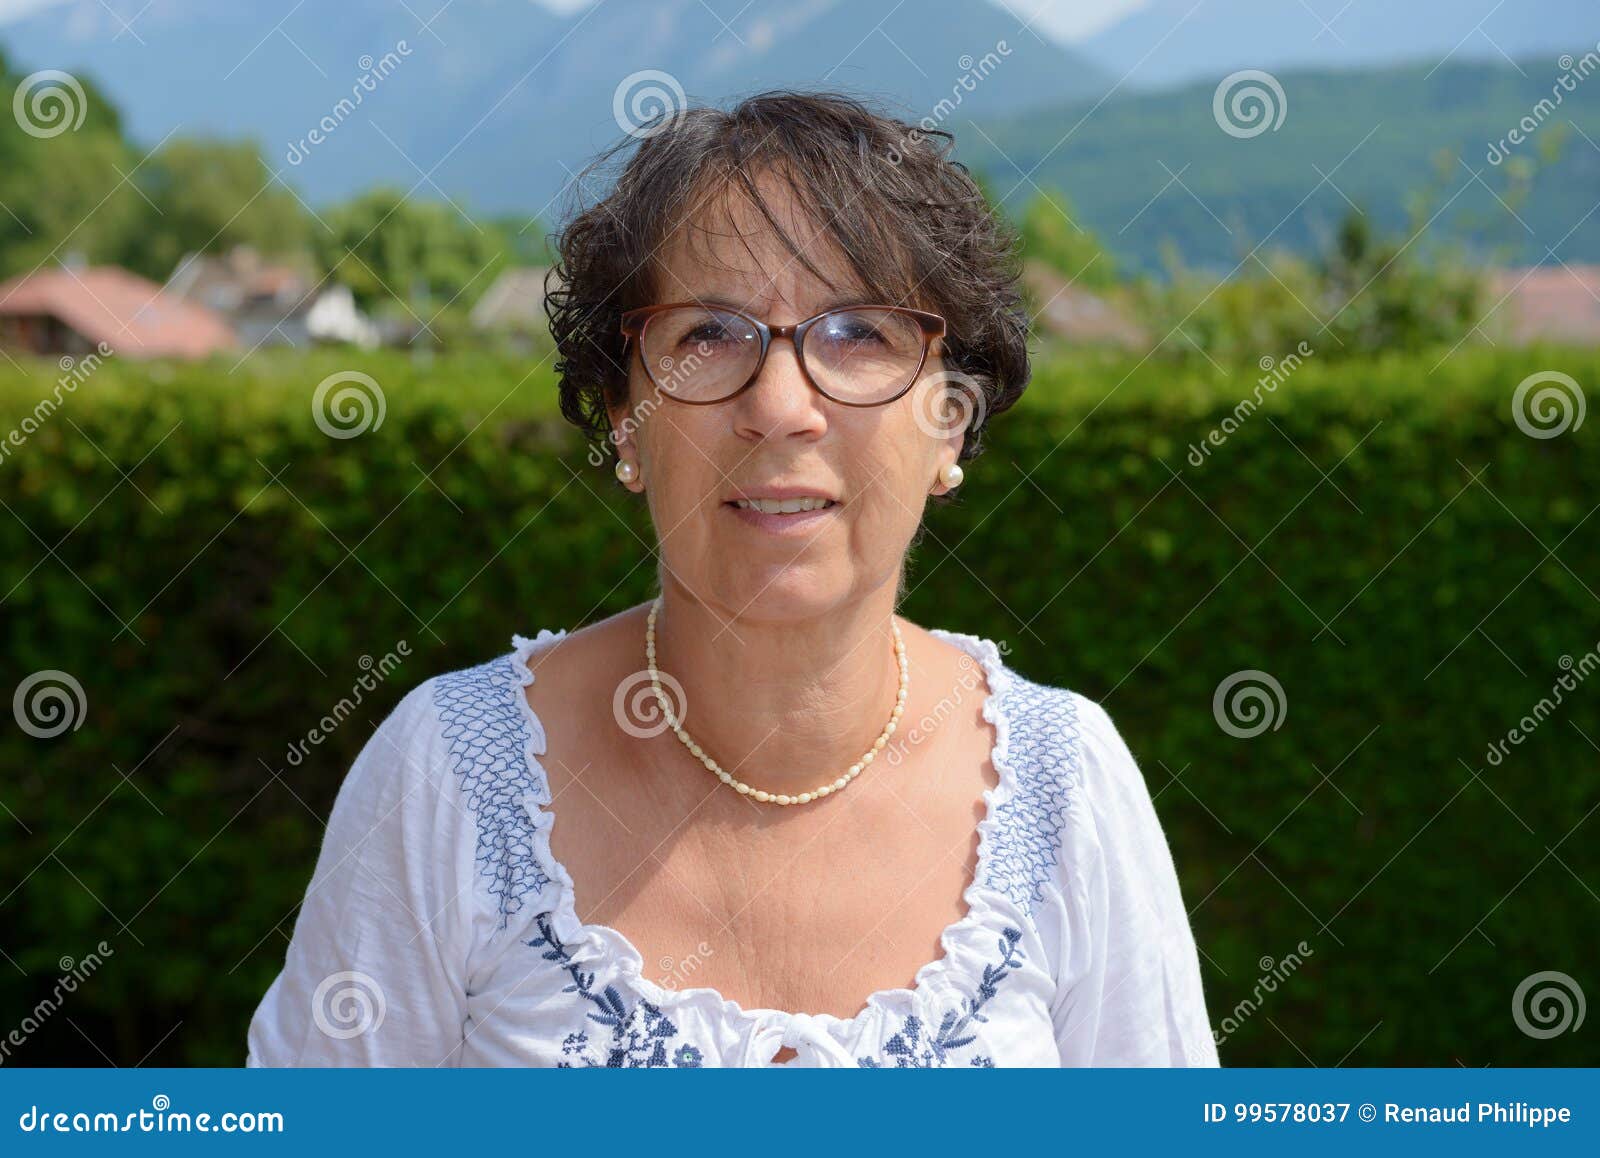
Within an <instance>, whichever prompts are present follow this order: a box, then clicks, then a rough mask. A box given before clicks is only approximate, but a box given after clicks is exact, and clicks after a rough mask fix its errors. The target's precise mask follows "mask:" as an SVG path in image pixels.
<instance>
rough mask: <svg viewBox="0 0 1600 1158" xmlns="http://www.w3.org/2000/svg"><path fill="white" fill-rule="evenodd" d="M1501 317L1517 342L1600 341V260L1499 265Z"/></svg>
mask: <svg viewBox="0 0 1600 1158" xmlns="http://www.w3.org/2000/svg"><path fill="white" fill-rule="evenodd" d="M1491 285H1492V289H1493V295H1492V297H1491V298H1490V299H1489V300H1490V304H1491V305H1493V304H1495V303H1498V302H1500V301H1502V299H1504V304H1503V305H1501V306H1499V308H1498V309H1496V310H1494V311H1493V312H1494V313H1495V314H1497V315H1500V316H1499V317H1498V318H1497V319H1496V321H1498V323H1499V325H1500V326H1501V327H1502V328H1503V332H1504V333H1505V335H1506V337H1508V338H1509V340H1510V341H1511V342H1512V343H1513V344H1517V345H1521V344H1525V343H1527V342H1533V341H1540V340H1544V341H1557V342H1579V343H1582V344H1584V345H1600V266H1594V265H1560V264H1557V265H1549V266H1539V267H1538V268H1536V269H1505V270H1497V271H1495V274H1494V276H1493V278H1492V281H1491Z"/></svg>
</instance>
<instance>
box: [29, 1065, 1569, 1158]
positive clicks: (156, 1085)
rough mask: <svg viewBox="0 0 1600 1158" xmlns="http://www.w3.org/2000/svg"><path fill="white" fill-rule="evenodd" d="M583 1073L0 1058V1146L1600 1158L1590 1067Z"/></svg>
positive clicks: (42, 1149) (38, 1149) (307, 1151)
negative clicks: (164, 1065)
mask: <svg viewBox="0 0 1600 1158" xmlns="http://www.w3.org/2000/svg"><path fill="white" fill-rule="evenodd" d="M585 1073H586V1072H585V1071H567V1072H565V1073H554V1072H550V1073H546V1072H522V1071H505V1070H497V1071H455V1070H452V1071H438V1070H430V1071H419V1070H378V1071H373V1070H365V1071H326V1070H298V1071H276V1070H275V1071H259V1070H257V1071H244V1070H171V1069H169V1070H16V1069H9V1070H0V1112H3V1117H0V1154H4V1155H8V1156H9V1155H29V1154H47V1153H56V1152H61V1151H66V1150H74V1151H77V1150H82V1149H85V1148H93V1149H96V1150H104V1151H106V1152H118V1153H121V1152H130V1151H131V1152H136V1153H137V1152H163V1153H166V1152H171V1151H173V1150H174V1149H177V1148H184V1147H188V1146H191V1145H192V1146H197V1147H200V1148H206V1147H211V1148H213V1149H216V1148H218V1147H219V1146H220V1147H221V1148H224V1149H227V1148H244V1149H248V1150H251V1151H271V1152H276V1153H293V1154H295V1155H296V1156H297V1158H301V1156H304V1155H311V1154H348V1153H353V1152H356V1151H357V1150H359V1151H360V1152H363V1153H365V1152H370V1151H373V1150H382V1149H383V1148H388V1147H394V1148H403V1152H405V1153H408V1154H409V1153H416V1152H419V1151H424V1150H426V1149H428V1148H434V1149H438V1150H440V1151H441V1152H443V1153H445V1154H449V1155H453V1154H455V1153H457V1152H459V1151H461V1150H463V1149H468V1150H470V1152H472V1153H478V1152H481V1151H482V1150H483V1148H484V1147H485V1146H486V1145H493V1144H496V1143H505V1144H509V1145H513V1146H517V1147H520V1148H525V1149H526V1150H527V1151H528V1152H530V1153H538V1154H544V1153H549V1152H552V1148H560V1149H557V1150H555V1151H554V1152H557V1153H562V1152H566V1149H565V1148H567V1147H571V1148H573V1149H572V1152H574V1153H578V1154H612V1153H618V1152H629V1151H636V1152H643V1153H647V1154H651V1155H658V1154H662V1153H676V1152H679V1151H691V1152H693V1153H695V1154H696V1155H697V1156H698V1155H702V1154H718V1153H740V1154H744V1153H747V1152H749V1151H752V1150H754V1151H758V1152H765V1151H772V1150H777V1151H779V1152H788V1151H791V1150H793V1151H799V1150H801V1149H802V1148H803V1149H805V1150H807V1151H810V1152H812V1153H815V1152H816V1151H817V1148H818V1147H829V1148H837V1149H841V1150H843V1151H845V1152H848V1153H860V1152H866V1151H869V1150H871V1151H878V1150H884V1149H888V1148H892V1149H893V1151H894V1152H895V1153H897V1154H909V1153H914V1152H917V1151H919V1150H920V1151H921V1152H923V1153H928V1154H932V1153H948V1152H950V1151H952V1150H954V1149H959V1148H962V1147H970V1148H971V1149H972V1151H973V1152H978V1151H980V1150H981V1151H984V1152H999V1153H1005V1154H1011V1153H1017V1152H1019V1151H1020V1150H1021V1148H1022V1147H1025V1146H1026V1147H1030V1148H1031V1147H1032V1146H1034V1145H1035V1142H1036V1140H1037V1143H1042V1145H1043V1146H1044V1147H1045V1149H1044V1150H1043V1151H1042V1154H1044V1155H1054V1154H1072V1153H1079V1152H1082V1150H1083V1148H1084V1147H1085V1146H1086V1145H1097V1144H1106V1145H1111V1146H1117V1147H1127V1146H1129V1145H1135V1146H1151V1145H1166V1144H1172V1143H1179V1144H1182V1145H1183V1146H1184V1147H1186V1148H1187V1149H1191V1150H1199V1151H1206V1150H1212V1151H1217V1152H1228V1153H1234V1154H1237V1153H1241V1152H1242V1153H1255V1152H1260V1153H1267V1152H1273V1153H1278V1154H1281V1153H1283V1152H1284V1149H1283V1148H1284V1147H1286V1146H1292V1147H1293V1148H1294V1149H1293V1151H1292V1153H1294V1154H1295V1155H1296V1156H1297V1158H1298V1156H1299V1155H1302V1154H1307V1153H1313V1154H1315V1153H1329V1154H1332V1153H1339V1154H1344V1155H1348V1154H1350V1153H1352V1151H1353V1150H1355V1149H1359V1152H1360V1153H1361V1154H1362V1156H1363V1158H1365V1156H1366V1155H1369V1154H1387V1153H1401V1152H1406V1153H1415V1150H1416V1148H1417V1147H1419V1146H1446V1145H1448V1146H1449V1147H1450V1153H1451V1156H1452V1158H1455V1155H1457V1154H1466V1153H1480V1152H1481V1153H1494V1154H1504V1153H1507V1152H1510V1153H1515V1154H1519V1155H1520V1154H1524V1153H1541V1154H1543V1153H1549V1154H1580V1153H1581V1154H1586V1155H1594V1154H1597V1153H1600V1129H1597V1127H1596V1113H1597V1110H1596V1090H1597V1086H1600V1080H1597V1078H1596V1074H1597V1073H1600V1071H1596V1070H1578V1069H1552V1070H1464V1069H1427V1070H1425V1069H1407V1070H1243V1069H1241V1070H1184V1071H1137V1070H1059V1071H1058V1070H1033V1071H1002V1070H995V1071H977V1072H967V1071H963V1072H962V1074H961V1076H960V1077H952V1076H937V1075H928V1076H926V1077H922V1078H917V1077H912V1076H910V1075H905V1074H902V1075H900V1076H893V1074H892V1073H890V1072H888V1071H885V1072H880V1073H877V1074H871V1075H869V1074H861V1073H856V1074H854V1075H853V1076H849V1077H846V1076H844V1075H842V1074H840V1073H838V1072H835V1071H823V1070H812V1071H809V1072H797V1071H785V1073H784V1076H783V1077H777V1076H775V1075H771V1074H763V1073H760V1072H753V1071H722V1072H720V1073H719V1072H717V1071H705V1070H700V1071H693V1072H688V1071H685V1072H677V1071H671V1072H662V1073H656V1074H650V1075H640V1074H635V1075H633V1076H632V1077H629V1076H627V1075H624V1074H613V1075H608V1076H597V1075H596V1074H595V1073H594V1072H593V1071H587V1076H585ZM723 1082H731V1083H732V1084H731V1085H728V1086H723V1085H722V1084H721V1083H723ZM808 1082H815V1083H817V1084H816V1085H808V1084H807V1083H808ZM929 1082H934V1083H942V1082H950V1083H951V1084H950V1085H949V1086H948V1087H946V1086H944V1085H942V1084H941V1085H939V1086H938V1088H934V1087H932V1086H929V1085H928V1083H929ZM1140 1152H1142V1151H1138V1150H1136V1151H1134V1153H1140Z"/></svg>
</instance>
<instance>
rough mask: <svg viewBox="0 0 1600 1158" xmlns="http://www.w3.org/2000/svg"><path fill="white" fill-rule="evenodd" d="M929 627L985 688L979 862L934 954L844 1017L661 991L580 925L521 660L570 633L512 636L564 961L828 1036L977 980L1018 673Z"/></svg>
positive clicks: (990, 653) (638, 960) (668, 1004)
mask: <svg viewBox="0 0 1600 1158" xmlns="http://www.w3.org/2000/svg"><path fill="white" fill-rule="evenodd" d="M927 630H928V633H929V634H930V635H933V636H935V637H936V638H938V639H942V640H944V641H945V642H947V643H950V644H953V645H955V646H956V647H958V648H960V649H961V650H962V651H963V652H965V653H966V654H967V655H969V656H971V657H972V658H973V659H974V660H976V661H977V662H978V664H979V665H980V667H981V669H982V671H983V676H984V681H985V684H986V690H985V692H984V698H983V708H982V712H983V718H984V720H985V721H987V722H988V723H989V724H990V725H992V726H993V728H994V743H993V745H992V747H991V748H990V763H991V765H992V766H993V767H994V770H995V774H996V783H995V784H994V786H993V787H989V788H985V789H984V790H983V803H984V811H983V816H982V818H981V819H980V820H979V821H978V824H977V832H978V860H977V868H976V871H975V872H974V873H973V877H972V880H971V881H970V882H969V883H968V884H967V887H966V888H965V889H963V890H962V902H963V904H964V905H965V907H966V911H965V913H963V914H962V915H961V916H960V917H958V918H956V919H955V920H954V921H952V922H951V923H950V924H949V925H947V926H945V928H944V929H943V931H941V932H940V934H939V945H940V949H941V952H940V955H939V956H938V957H936V958H934V959H933V960H931V961H928V962H927V963H926V964H924V965H922V966H921V967H920V968H919V969H918V970H917V972H916V974H915V976H914V977H913V978H912V982H911V984H910V986H901V987H896V988H889V989H880V990H878V991H876V992H874V993H872V994H870V995H869V996H868V997H867V998H866V999H865V1001H864V1002H863V1003H862V1006H861V1008H860V1009H859V1010H858V1011H857V1012H856V1013H855V1014H853V1015H851V1016H850V1017H838V1016H836V1015H834V1014H831V1013H804V1012H800V1011H795V1010H786V1009H773V1008H766V1007H761V1006H753V1007H749V1008H746V1007H745V1006H743V1005H741V1004H740V1003H739V1002H737V1001H733V1000H731V999H729V998H726V997H724V996H723V995H722V993H721V992H720V991H719V990H716V989H714V988H711V987H709V986H699V987H694V988H687V989H666V988H663V987H662V986H660V985H657V984H656V983H655V982H654V981H652V980H650V978H648V977H646V976H645V975H644V957H643V954H641V953H640V952H639V950H638V948H637V947H636V946H635V945H634V944H633V943H632V942H631V941H630V940H629V939H628V938H627V937H626V936H625V935H624V934H623V933H621V932H619V931H618V930H616V929H613V928H612V927H611V926H609V925H602V924H585V923H584V922H583V921H581V920H579V918H578V915H577V902H576V891H577V890H576V887H575V885H574V884H573V880H572V875H571V874H570V873H569V872H568V871H567V867H566V865H564V864H562V863H561V862H560V861H559V860H557V859H556V857H555V856H554V854H553V853H552V852H551V849H550V832H551V829H552V828H553V827H554V825H555V813H554V810H553V809H552V808H551V807H550V803H551V797H550V781H549V777H548V776H547V774H546V773H545V770H544V767H543V765H542V764H540V762H539V757H540V756H543V755H544V754H545V750H546V747H547V744H546V734H545V727H544V724H543V722H542V721H541V720H540V719H539V717H538V714H537V713H535V712H534V710H533V706H532V705H531V704H530V703H529V702H528V697H527V694H526V692H525V689H526V688H527V687H528V686H529V685H530V684H532V683H533V680H534V672H533V668H532V667H531V666H530V663H529V660H530V659H531V658H532V657H533V656H534V655H535V654H537V653H538V652H540V651H542V650H543V649H545V648H546V647H549V646H552V645H554V644H556V643H559V642H560V641H561V640H562V639H565V638H566V637H567V634H568V632H567V631H566V630H565V629H562V630H559V631H552V630H551V629H549V628H545V629H542V630H540V632H539V633H538V635H537V636H535V637H533V638H531V639H530V638H528V637H526V636H523V635H520V634H519V635H514V636H513V637H512V645H513V650H512V652H511V655H510V660H511V666H512V671H513V673H514V674H515V676H516V679H515V680H513V681H512V689H511V694H512V695H514V696H515V697H516V700H517V703H518V704H520V705H521V718H522V720H523V722H524V723H525V725H526V732H527V743H526V749H525V752H524V758H525V760H526V762H527V770H528V773H529V775H530V777H531V779H532V781H533V784H534V786H535V788H534V791H533V792H532V793H531V794H530V799H529V800H528V802H527V803H528V813H529V816H530V818H531V820H532V821H533V830H534V832H533V842H534V848H533V853H534V856H535V858H536V859H537V860H538V862H539V864H540V865H541V866H542V867H543V868H544V870H545V872H546V873H547V875H548V876H549V877H550V878H551V884H550V885H549V886H548V887H550V888H553V889H554V890H555V894H556V896H555V905H554V908H553V909H552V913H553V922H554V926H555V931H556V934H557V936H558V937H559V939H560V941H561V943H562V945H563V946H564V948H565V950H566V951H567V952H568V953H569V954H571V955H572V958H573V959H575V960H576V959H586V958H591V957H592V958H599V959H603V960H605V961H607V962H610V963H611V964H613V965H615V967H616V968H617V970H618V972H619V973H620V974H621V976H622V978H623V980H624V981H625V983H626V984H627V985H628V986H629V987H630V988H631V989H632V990H633V991H634V992H635V993H636V994H638V995H640V996H641V997H642V998H643V999H644V1000H646V1001H649V1002H650V1003H651V1004H653V1005H655V1006H657V1007H659V1008H660V1009H662V1010H663V1011H665V1010H668V1009H674V1008H682V1007H686V1006H697V1007H700V1008H702V1009H706V1010H714V1011H717V1012H720V1013H721V1015H722V1016H724V1017H726V1018H728V1019H729V1020H732V1021H736V1022H741V1023H755V1024H757V1025H759V1026H768V1027H772V1026H776V1027H781V1028H787V1027H789V1026H791V1025H795V1024H796V1023H801V1024H804V1025H806V1026H810V1025H815V1026H817V1027H819V1028H821V1029H822V1030H823V1031H824V1032H825V1033H826V1034H827V1036H828V1037H830V1038H833V1039H834V1040H835V1041H837V1040H840V1039H842V1038H845V1037H848V1036H850V1035H851V1034H852V1032H853V1031H854V1030H855V1028H856V1027H857V1026H859V1025H860V1024H861V1023H862V1022H864V1021H865V1020H867V1019H868V1018H869V1017H874V1016H882V1015H886V1014H899V1015H902V1016H904V1015H908V1014H912V1013H915V1012H917V1010H918V1009H919V1007H920V1004H921V1002H922V1001H923V1000H924V999H928V998H932V997H934V996H935V995H936V991H937V992H938V993H941V994H946V995H949V996H950V997H952V998H958V997H959V996H960V995H961V994H963V993H970V992H972V991H973V989H974V988H975V986H976V985H977V983H978V981H979V980H980V979H981V977H982V973H983V969H984V965H985V962H986V958H985V957H984V955H983V954H984V952H985V951H986V949H987V947H988V944H989V941H990V938H989V937H981V938H980V936H979V934H983V933H986V932H995V931H997V930H998V929H1000V928H1002V927H1003V926H1004V925H1005V924H1007V923H1010V922H1011V921H1012V920H1014V918H1011V917H1007V916H1005V915H1003V914H1001V913H1000V912H998V911H997V909H996V904H997V903H998V904H1001V905H1005V904H1007V903H1008V902H1007V901H1006V899H1005V897H1004V895H1003V894H1001V893H999V892H998V891H997V890H995V889H994V888H992V887H991V886H990V885H989V882H988V876H989V872H988V870H989V867H990V860H991V858H992V855H993V845H994V841H995V830H996V827H997V825H998V818H999V813H1000V809H1001V807H1002V806H1003V805H1004V804H1005V803H1006V802H1007V801H1008V800H1010V799H1011V798H1012V796H1014V795H1015V793H1016V791H1017V774H1016V769H1015V768H1013V767H1012V763H1011V722H1010V719H1009V718H1008V715H1007V709H1006V700H1007V693H1008V692H1009V691H1010V689H1011V687H1012V684H1013V681H1014V680H1015V679H1016V675H1015V673H1014V672H1012V671H1011V670H1010V669H1009V668H1008V667H1007V666H1006V664H1005V661H1004V659H1003V658H1002V657H1001V654H1000V649H999V647H998V646H997V645H996V644H995V642H994V641H993V640H991V639H989V638H987V637H984V636H978V635H969V634H967V633H965V632H959V631H947V630H945V629H943V628H936V627H935V628H929V629H927ZM980 942H981V944H982V946H983V947H982V948H980ZM786 1040H787V1034H786Z"/></svg>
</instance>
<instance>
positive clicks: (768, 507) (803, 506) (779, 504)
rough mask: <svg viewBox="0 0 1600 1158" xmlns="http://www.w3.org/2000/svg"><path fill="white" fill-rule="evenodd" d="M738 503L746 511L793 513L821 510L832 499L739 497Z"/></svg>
mask: <svg viewBox="0 0 1600 1158" xmlns="http://www.w3.org/2000/svg"><path fill="white" fill-rule="evenodd" d="M735 501H736V503H737V505H738V506H739V507H740V508H741V509H742V510H746V511H760V512H761V513H762V514H764V515H792V514H796V513H798V512H800V511H819V510H821V509H822V508H823V507H826V506H831V505H832V503H833V500H832V499H818V498H807V499H782V500H779V499H737V500H735Z"/></svg>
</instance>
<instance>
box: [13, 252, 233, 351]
mask: <svg viewBox="0 0 1600 1158" xmlns="http://www.w3.org/2000/svg"><path fill="white" fill-rule="evenodd" d="M40 315H49V316H53V317H55V318H57V319H58V320H59V321H61V322H62V323H63V324H65V325H67V326H70V327H71V328H72V329H73V330H75V331H77V332H78V333H79V334H81V335H83V337H85V338H86V339H88V340H89V341H90V342H93V343H98V342H104V343H105V344H106V345H107V346H109V347H111V349H112V350H114V351H116V353H118V354H120V355H122V356H124V357H129V358H203V357H205V356H206V355H208V354H211V353H214V352H215V351H218V350H225V349H231V348H232V347H233V346H234V345H235V344H236V343H235V339H234V334H233V330H232V329H230V328H229V326H228V323H227V322H226V321H224V320H223V319H222V318H221V317H220V316H219V315H217V314H216V313H214V312H212V311H211V310H208V309H206V308H205V307H204V306H198V305H195V304H193V303H192V302H187V301H184V300H183V299H182V298H179V297H177V296H176V295H173V294H167V293H163V292H162V290H161V287H160V286H158V285H156V284H155V283H154V282H152V281H146V280H145V279H144V278H142V277H139V276H138V275H137V274H132V273H129V272H128V271H127V270H125V269H118V268H117V267H115V266H97V267H93V268H87V269H68V268H66V267H60V268H55V269H42V270H39V271H37V272H35V273H31V274H23V275H22V276H20V277H15V278H12V279H11V280H10V281H8V282H6V283H5V284H4V285H0V317H5V316H11V317H37V316H40Z"/></svg>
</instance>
